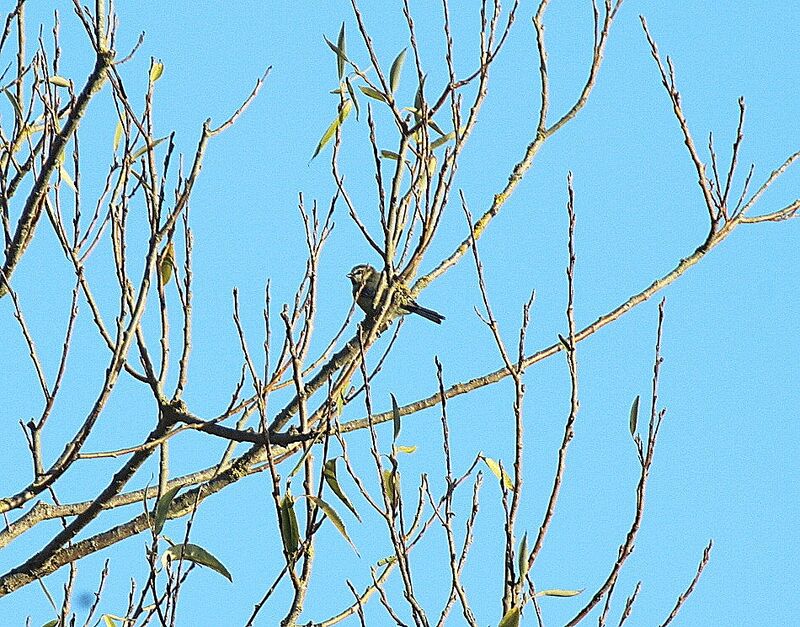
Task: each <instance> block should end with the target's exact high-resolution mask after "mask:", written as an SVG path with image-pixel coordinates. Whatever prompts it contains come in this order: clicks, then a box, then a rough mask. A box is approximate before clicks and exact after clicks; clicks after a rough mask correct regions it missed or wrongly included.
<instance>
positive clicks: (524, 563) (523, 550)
mask: <svg viewBox="0 0 800 627" xmlns="http://www.w3.org/2000/svg"><path fill="white" fill-rule="evenodd" d="M517 565H518V569H519V580H520V582H521V581H524V580H525V575H527V574H528V532H527V531H526V532H525V534H524V535H523V536H522V540H521V541H520V543H519V550H518V551H517Z"/></svg>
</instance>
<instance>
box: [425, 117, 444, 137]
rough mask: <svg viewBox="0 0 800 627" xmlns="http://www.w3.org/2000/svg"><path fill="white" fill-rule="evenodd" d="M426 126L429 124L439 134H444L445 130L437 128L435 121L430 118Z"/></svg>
mask: <svg viewBox="0 0 800 627" xmlns="http://www.w3.org/2000/svg"><path fill="white" fill-rule="evenodd" d="M428 126H430V127H431V128H432V129H433V130H434V131H436V132H437V133H439V135H444V134H445V132H444V131H443V130H442V129H441V128H439V125H438V124H437V123H436V122H434V121H433V120H432V119H431V120H428Z"/></svg>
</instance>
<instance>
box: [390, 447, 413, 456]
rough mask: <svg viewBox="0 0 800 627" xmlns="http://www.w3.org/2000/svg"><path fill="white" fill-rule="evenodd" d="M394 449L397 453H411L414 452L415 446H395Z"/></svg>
mask: <svg viewBox="0 0 800 627" xmlns="http://www.w3.org/2000/svg"><path fill="white" fill-rule="evenodd" d="M394 450H395V451H397V452H398V453H406V454H408V455H410V454H411V453H415V452H416V451H417V447H416V446H395V447H394Z"/></svg>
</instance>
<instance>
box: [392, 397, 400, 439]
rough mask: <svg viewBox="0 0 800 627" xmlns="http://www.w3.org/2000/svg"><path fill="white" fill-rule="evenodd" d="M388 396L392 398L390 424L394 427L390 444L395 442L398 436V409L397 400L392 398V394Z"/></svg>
mask: <svg viewBox="0 0 800 627" xmlns="http://www.w3.org/2000/svg"><path fill="white" fill-rule="evenodd" d="M389 396H391V397H392V424H393V425H394V434H393V436H392V442H395V441H396V440H397V436H398V435H400V408H399V407H398V406H397V399H396V398H395V397H394V394H390V395H389Z"/></svg>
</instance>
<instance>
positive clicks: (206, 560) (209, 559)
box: [161, 544, 233, 582]
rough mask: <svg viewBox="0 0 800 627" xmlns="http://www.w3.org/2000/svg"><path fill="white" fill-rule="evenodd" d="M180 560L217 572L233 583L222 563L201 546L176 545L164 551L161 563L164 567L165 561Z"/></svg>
mask: <svg viewBox="0 0 800 627" xmlns="http://www.w3.org/2000/svg"><path fill="white" fill-rule="evenodd" d="M180 559H184V560H186V561H187V562H192V563H194V564H199V565H200V566H207V567H208V568H210V569H211V570H213V571H216V572H218V573H219V574H220V575H222V576H223V577H225V579H227V580H228V581H230V582H233V576H232V575H231V574H230V572H228V569H227V568H225V566H223V564H222V562H220V561H219V560H218V559H217V558H216V557H214V556H213V555H211V553H209V552H208V551H206V550H205V549H204V548H203V547H201V546H198V545H196V544H176V545H175V546H171V547H169V548H168V549H167V550H166V551H164V554H163V555H162V556H161V563H162V564H164V565H166V563H167V560H180Z"/></svg>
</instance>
